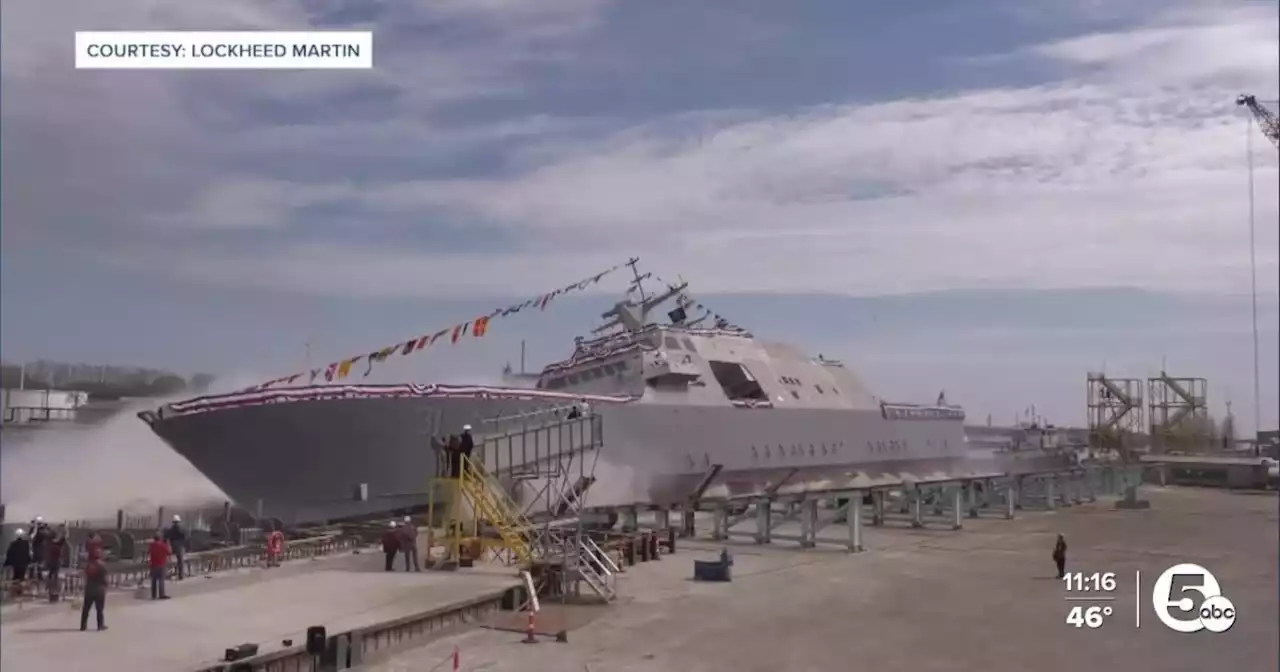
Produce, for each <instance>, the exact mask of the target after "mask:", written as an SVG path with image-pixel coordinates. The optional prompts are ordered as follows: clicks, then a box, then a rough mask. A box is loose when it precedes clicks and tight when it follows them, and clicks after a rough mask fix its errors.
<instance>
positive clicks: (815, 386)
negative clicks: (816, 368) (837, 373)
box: [813, 385, 826, 394]
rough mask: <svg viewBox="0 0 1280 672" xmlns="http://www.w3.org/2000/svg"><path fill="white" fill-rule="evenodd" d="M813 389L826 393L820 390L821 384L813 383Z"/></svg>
mask: <svg viewBox="0 0 1280 672" xmlns="http://www.w3.org/2000/svg"><path fill="white" fill-rule="evenodd" d="M813 389H815V390H817V391H818V394H826V392H823V391H822V386H821V385H814V386H813Z"/></svg>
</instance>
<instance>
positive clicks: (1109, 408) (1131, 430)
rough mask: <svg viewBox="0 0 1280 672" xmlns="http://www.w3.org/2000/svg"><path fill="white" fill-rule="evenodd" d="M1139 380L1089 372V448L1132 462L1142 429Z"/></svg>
mask: <svg viewBox="0 0 1280 672" xmlns="http://www.w3.org/2000/svg"><path fill="white" fill-rule="evenodd" d="M1142 388H1143V384H1142V379H1140V378H1108V377H1107V376H1106V375H1105V374H1102V373H1090V374H1089V375H1088V393H1087V395H1088V396H1087V398H1088V406H1089V447H1090V450H1095V451H1102V452H1103V453H1105V454H1109V455H1115V456H1117V457H1118V458H1119V459H1120V461H1121V462H1131V461H1132V460H1133V455H1134V452H1135V450H1136V449H1137V448H1138V443H1139V441H1140V437H1141V435H1142V432H1143V430H1144V429H1145V427H1144V425H1143V417H1142V411H1143V407H1142V398H1143V397H1142Z"/></svg>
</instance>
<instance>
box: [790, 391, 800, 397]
mask: <svg viewBox="0 0 1280 672" xmlns="http://www.w3.org/2000/svg"><path fill="white" fill-rule="evenodd" d="M791 396H793V397H795V398H796V399H799V398H800V393H799V392H796V391H795V390H791Z"/></svg>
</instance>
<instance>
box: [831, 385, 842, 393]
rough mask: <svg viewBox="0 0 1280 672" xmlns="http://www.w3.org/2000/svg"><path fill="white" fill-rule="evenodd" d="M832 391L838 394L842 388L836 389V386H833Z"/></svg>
mask: <svg viewBox="0 0 1280 672" xmlns="http://www.w3.org/2000/svg"><path fill="white" fill-rule="evenodd" d="M831 392H832V394H836V395H838V394H840V390H837V389H836V388H834V387H833V388H831Z"/></svg>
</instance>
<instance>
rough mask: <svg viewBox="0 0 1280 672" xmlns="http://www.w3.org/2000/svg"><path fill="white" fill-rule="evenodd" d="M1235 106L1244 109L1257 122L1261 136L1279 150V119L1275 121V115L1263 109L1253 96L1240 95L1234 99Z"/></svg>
mask: <svg viewBox="0 0 1280 672" xmlns="http://www.w3.org/2000/svg"><path fill="white" fill-rule="evenodd" d="M1236 105H1240V106H1242V107H1246V108H1248V109H1249V112H1250V113H1251V114H1253V118H1254V119H1256V120H1257V121H1258V128H1260V129H1262V134H1263V135H1265V136H1267V139H1268V140H1270V141H1271V144H1273V145H1275V146H1276V147H1277V148H1280V119H1276V115H1274V114H1272V113H1271V110H1268V109H1267V108H1265V107H1263V106H1262V104H1261V103H1259V102H1258V99H1257V98H1256V97H1255V96H1252V95H1249V94H1247V93H1244V94H1240V96H1238V97H1237V98H1236Z"/></svg>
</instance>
